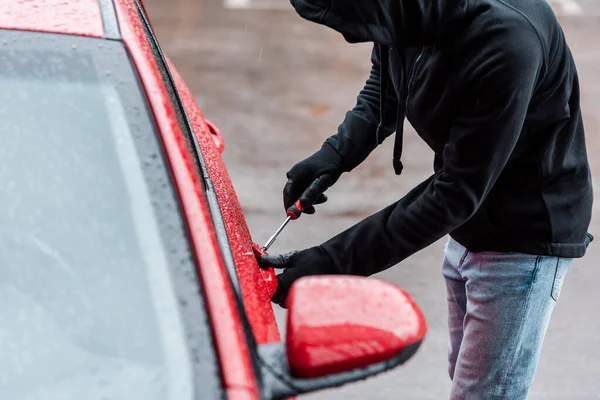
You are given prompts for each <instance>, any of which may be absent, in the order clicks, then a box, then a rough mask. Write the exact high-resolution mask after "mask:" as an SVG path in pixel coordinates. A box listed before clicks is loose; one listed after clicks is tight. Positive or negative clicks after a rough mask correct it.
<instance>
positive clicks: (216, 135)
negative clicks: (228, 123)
mask: <svg viewBox="0 0 600 400" xmlns="http://www.w3.org/2000/svg"><path fill="white" fill-rule="evenodd" d="M204 121H205V122H206V126H207V127H208V130H209V131H210V133H212V138H213V140H214V142H215V146H216V147H217V150H219V153H222V152H223V151H225V141H224V140H223V136H221V131H220V130H219V128H217V126H216V125H215V124H213V123H212V122H210V121H209V120H207V119H205V120H204Z"/></svg>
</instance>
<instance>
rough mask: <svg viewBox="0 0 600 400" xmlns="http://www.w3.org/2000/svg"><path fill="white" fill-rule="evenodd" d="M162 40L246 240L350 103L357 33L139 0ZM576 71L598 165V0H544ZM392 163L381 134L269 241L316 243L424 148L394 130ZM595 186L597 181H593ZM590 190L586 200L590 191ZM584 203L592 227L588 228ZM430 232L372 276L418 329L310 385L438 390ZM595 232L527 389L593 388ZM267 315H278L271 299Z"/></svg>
mask: <svg viewBox="0 0 600 400" xmlns="http://www.w3.org/2000/svg"><path fill="white" fill-rule="evenodd" d="M145 3H146V4H147V7H148V9H149V13H150V15H151V17H152V20H153V23H154V25H155V28H156V29H157V31H158V34H159V38H160V40H161V43H162V45H163V47H164V49H165V51H166V53H167V54H168V55H169V56H170V57H171V58H172V59H173V61H174V62H175V64H176V65H177V66H178V68H179V69H180V71H181V73H182V74H183V76H184V77H185V78H186V79H187V82H188V84H189V85H190V87H191V89H192V91H193V92H194V93H195V95H196V97H197V99H198V101H199V104H200V106H201V108H202V109H203V111H204V113H205V114H206V115H207V116H208V117H209V118H210V119H212V120H213V121H214V122H216V123H217V124H218V125H219V127H220V128H221V130H222V132H223V135H224V136H225V141H226V146H227V148H226V151H225V153H224V157H225V161H226V163H227V165H228V168H229V171H230V173H231V176H232V178H233V181H234V184H235V187H236V190H237V193H238V195H239V197H240V199H241V202H242V204H243V206H244V210H245V214H246V216H247V219H248V223H249V225H250V229H251V231H252V233H253V237H254V239H255V240H256V241H258V242H263V241H264V240H265V239H267V238H268V236H269V235H270V234H271V233H272V231H273V230H274V229H275V228H276V227H277V226H278V225H279V223H280V222H281V219H282V217H283V210H282V206H281V189H282V186H283V184H284V181H285V177H284V176H285V172H286V171H287V170H288V168H289V167H291V165H292V164H293V163H294V162H296V161H299V160H300V159H302V158H303V157H305V156H308V155H309V154H311V153H312V152H313V151H314V150H316V149H317V148H318V147H319V146H320V144H321V142H322V141H323V140H324V138H325V137H326V136H328V135H330V134H331V133H333V132H334V131H335V129H336V127H337V125H338V124H339V122H341V121H342V118H343V116H344V113H345V112H346V110H347V109H349V108H351V107H352V106H353V105H354V102H355V98H356V95H357V93H358V91H359V89H360V88H361V87H362V84H363V82H364V79H365V78H366V76H367V71H368V69H369V67H370V66H369V53H370V47H369V46H368V45H349V44H347V43H345V42H344V41H343V40H342V38H341V36H339V35H338V34H336V33H334V32H330V31H329V30H326V29H325V28H322V27H319V26H317V25H313V24H310V23H308V22H305V21H303V20H301V19H300V18H299V17H298V16H297V15H296V14H295V13H294V12H293V10H291V7H290V6H289V3H287V2H286V0H145ZM554 5H555V9H556V10H557V13H558V14H560V15H561V21H562V23H563V26H564V28H565V31H566V33H567V36H568V38H569V40H570V44H571V47H572V49H573V52H574V54H575V57H576V60H577V62H578V66H579V69H580V73H581V83H582V87H583V101H584V106H585V110H584V111H585V117H586V120H585V123H586V126H587V133H588V142H589V146H590V147H589V151H590V155H591V158H592V163H593V169H594V172H595V178H596V180H595V183H596V184H597V183H598V182H599V181H598V179H600V139H599V137H600V114H598V112H600V1H598V0H580V2H579V3H576V2H574V1H572V0H556V1H555V3H554ZM405 140H406V144H405V149H406V150H405V153H404V158H403V160H404V164H405V172H404V173H403V175H402V176H401V177H396V176H395V175H394V173H393V171H392V166H391V162H390V161H391V150H392V148H391V145H392V141H391V140H389V141H388V142H387V143H385V144H384V145H383V146H382V147H381V148H379V149H378V150H376V152H375V153H374V154H373V155H372V156H371V157H370V158H369V160H367V162H365V163H364V165H362V166H361V167H359V168H358V169H357V170H356V171H355V172H353V173H352V174H350V175H348V176H345V177H344V178H343V179H342V180H341V181H340V182H339V183H338V184H337V185H336V186H335V187H334V188H333V189H331V191H330V194H331V196H330V197H331V201H330V202H329V203H328V204H327V205H324V206H322V207H321V208H320V213H318V216H316V217H312V218H310V217H305V218H302V219H300V220H299V221H297V222H295V223H293V224H292V225H291V227H289V228H288V229H287V231H286V232H284V234H283V235H282V236H281V238H280V239H279V241H278V242H277V244H276V245H275V247H274V248H273V251H285V250H289V249H292V248H294V247H302V248H304V247H308V246H311V245H315V244H318V243H320V242H322V241H324V240H326V239H328V238H329V237H331V236H332V235H334V234H336V233H338V232H340V231H342V230H343V229H345V228H346V227H348V226H350V225H352V224H353V223H355V222H357V221H359V220H360V219H361V218H363V217H366V216H367V215H369V214H371V213H373V212H375V211H377V210H379V209H380V208H382V207H384V206H386V205H388V204H389V203H391V202H393V201H395V200H396V199H398V198H399V197H400V196H402V195H403V194H404V193H406V192H407V191H408V190H409V189H411V188H412V187H413V186H414V185H415V184H417V183H418V182H420V181H421V180H422V179H424V178H425V177H427V176H429V175H430V174H431V171H432V154H431V152H430V151H429V149H428V148H426V147H425V145H424V144H422V143H421V142H420V141H419V139H418V138H417V137H416V134H415V133H414V131H412V130H411V129H409V128H408V129H407V132H406V139H405ZM596 191H597V192H598V193H600V190H598V189H596ZM597 204H600V202H598V203H597ZM598 207H600V206H597V207H596V213H595V218H594V221H593V224H592V228H591V230H592V232H595V233H596V234H597V237H600V216H598V212H597V211H598ZM442 248H443V242H439V243H437V244H435V245H433V246H431V247H430V248H428V249H426V250H424V251H422V252H420V253H418V254H416V255H415V256H413V257H411V258H410V259H408V260H406V261H405V262H403V263H402V264H401V265H398V266H396V267H395V268H392V269H391V270H389V271H387V272H385V273H383V274H381V276H380V277H381V278H383V279H386V280H390V281H392V282H395V283H397V284H399V285H401V286H402V287H404V288H406V289H407V290H408V291H409V292H410V293H412V294H413V296H414V297H415V298H416V299H417V301H418V302H419V303H420V304H421V306H422V308H423V309H424V312H425V314H426V316H427V320H428V323H429V325H430V333H429V336H428V338H427V340H426V342H425V344H424V347H423V348H422V350H421V351H420V353H419V354H418V356H417V357H415V359H414V360H412V361H411V362H410V363H409V364H408V365H407V366H406V367H404V368H401V369H398V370H396V371H394V372H392V373H388V374H386V375H384V376H381V377H378V378H374V379H371V380H369V381H367V382H364V383H359V384H354V385H350V386H348V387H346V388H343V389H338V390H331V391H328V392H323V393H320V394H316V395H311V396H307V397H306V398H309V397H310V398H313V399H340V400H341V399H373V400H379V399H390V398H393V399H444V398H447V396H448V391H449V387H450V382H449V380H448V377H447V373H446V343H447V333H446V308H445V306H446V305H445V293H444V285H443V281H442V279H441V276H440V271H439V270H440V261H441V257H442ZM597 260H600V243H598V244H596V245H595V246H591V248H590V252H589V255H588V256H587V257H586V258H584V259H582V260H578V261H576V262H575V264H574V267H573V269H572V270H571V272H570V273H569V276H568V277H567V280H566V282H565V287H564V290H563V293H562V295H561V299H560V302H559V304H558V305H557V308H556V311H555V314H554V318H553V321H552V324H551V328H550V332H549V334H548V336H547V340H546V345H545V352H544V354H543V357H542V360H541V364H540V367H539V370H538V374H537V377H536V380H535V383H534V386H533V389H532V393H531V396H530V398H531V399H561V400H565V399H577V400H588V399H599V398H600V378H599V376H600V335H599V334H598V332H599V331H600V317H599V316H598V308H599V306H600V300H599V298H600V295H599V294H598V293H599V292H600V290H599V288H600V268H598V265H597V264H598V262H597ZM277 315H278V318H280V319H283V318H284V315H283V313H282V312H281V311H280V310H277Z"/></svg>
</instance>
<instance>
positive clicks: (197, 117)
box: [169, 62, 280, 344]
mask: <svg viewBox="0 0 600 400" xmlns="http://www.w3.org/2000/svg"><path fill="white" fill-rule="evenodd" d="M169 69H170V70H171V74H172V76H173V80H174V81H175V84H176V86H177V91H178V94H179V97H180V99H181V102H182V104H183V106H184V108H185V111H186V113H187V115H188V118H189V120H190V124H191V126H192V129H193V131H194V135H195V136H196V138H197V140H198V144H199V146H200V150H201V152H202V154H203V156H204V159H205V161H206V167H207V169H208V171H207V172H208V175H209V176H210V179H211V181H212V184H213V185H214V188H215V192H216V195H217V198H218V203H219V204H218V205H219V208H220V210H221V214H222V216H223V225H224V226H222V227H217V230H219V228H221V229H222V232H221V234H226V236H227V238H228V241H229V246H230V248H231V256H232V260H229V261H230V262H233V264H235V271H231V272H234V273H235V274H236V275H237V278H236V277H234V279H233V280H234V284H235V281H236V280H237V282H238V285H237V286H238V288H237V289H238V290H241V294H242V297H243V301H244V306H245V309H246V313H247V315H248V319H249V321H250V325H251V327H252V330H253V332H254V334H255V336H256V341H257V342H258V343H259V344H262V343H268V342H277V341H279V340H280V336H279V331H278V328H277V324H276V322H275V314H274V313H273V309H272V306H271V301H270V298H271V295H272V293H273V292H274V289H275V287H276V283H277V281H276V278H275V276H274V273H273V272H272V271H263V270H262V269H260V268H259V266H258V263H257V262H256V257H255V255H254V252H253V249H252V238H251V235H250V231H249V230H248V225H247V224H246V219H245V217H244V214H243V212H242V207H241V205H240V202H239V200H238V197H237V195H236V193H235V189H234V187H233V184H232V182H231V179H230V178H229V174H228V172H227V168H226V167H225V164H224V162H223V159H222V158H221V151H222V150H223V149H224V144H223V139H222V137H221V135H220V133H219V131H218V130H217V128H216V127H215V126H214V125H213V124H212V123H211V122H209V121H208V120H207V119H206V118H205V117H204V115H203V114H202V112H201V110H200V108H199V107H198V104H197V103H196V100H195V99H194V96H193V94H192V92H191V90H190V89H189V88H188V86H187V85H186V83H185V81H184V80H183V78H182V77H181V75H180V74H179V72H178V71H177V68H176V67H175V66H174V65H173V63H172V62H169ZM217 234H219V232H217ZM225 258H226V261H227V255H225Z"/></svg>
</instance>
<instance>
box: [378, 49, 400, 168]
mask: <svg viewBox="0 0 600 400" xmlns="http://www.w3.org/2000/svg"><path fill="white" fill-rule="evenodd" d="M378 47H379V61H380V62H379V82H380V91H379V92H380V93H379V125H378V126H377V143H379V144H381V143H383V141H384V139H385V132H383V130H384V127H385V106H386V104H385V103H386V100H387V93H388V81H389V71H388V68H389V61H390V53H389V52H390V49H389V47H388V46H382V45H379V46H378ZM402 73H403V74H404V71H402ZM402 80H403V81H404V79H402ZM400 86H401V87H403V86H404V85H400ZM402 97H404V96H401V98H400V99H399V101H398V123H397V124H396V137H395V138H394V152H393V155H392V162H393V165H394V172H395V173H396V175H400V174H401V173H402V170H403V169H404V165H402V161H401V160H400V159H401V158H402V145H403V141H404V117H405V113H406V110H405V106H404V104H405V102H404V101H403V99H402Z"/></svg>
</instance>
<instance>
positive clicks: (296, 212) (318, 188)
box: [263, 174, 333, 251]
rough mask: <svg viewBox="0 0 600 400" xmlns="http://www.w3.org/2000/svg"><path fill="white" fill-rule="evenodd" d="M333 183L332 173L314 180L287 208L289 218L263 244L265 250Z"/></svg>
mask: <svg viewBox="0 0 600 400" xmlns="http://www.w3.org/2000/svg"><path fill="white" fill-rule="evenodd" d="M332 183H333V176H332V175H328V174H327V175H323V176H321V177H319V178H317V179H315V180H314V181H313V183H311V184H310V186H309V187H308V188H307V189H306V190H305V191H304V193H302V196H300V198H299V199H298V200H296V202H295V203H294V204H293V205H292V206H291V207H290V208H288V209H287V212H286V214H287V218H286V219H285V221H283V224H281V226H280V227H279V228H278V229H277V230H276V231H275V233H274V234H273V236H271V237H270V238H269V240H268V241H267V243H266V244H265V245H264V246H263V250H264V251H267V250H269V247H271V245H272V244H273V243H274V242H275V240H276V239H277V236H279V234H280V233H281V232H282V231H283V229H284V228H285V227H286V226H287V224H288V223H289V222H290V221H291V220H295V219H298V218H300V215H302V211H304V210H305V209H306V208H307V207H310V206H312V205H313V204H314V203H315V201H317V199H318V198H319V196H321V194H322V193H323V192H324V191H325V190H327V188H328V187H329V186H331V184H332Z"/></svg>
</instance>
